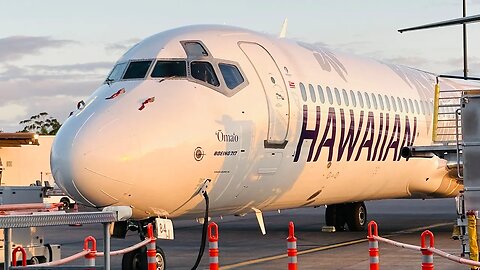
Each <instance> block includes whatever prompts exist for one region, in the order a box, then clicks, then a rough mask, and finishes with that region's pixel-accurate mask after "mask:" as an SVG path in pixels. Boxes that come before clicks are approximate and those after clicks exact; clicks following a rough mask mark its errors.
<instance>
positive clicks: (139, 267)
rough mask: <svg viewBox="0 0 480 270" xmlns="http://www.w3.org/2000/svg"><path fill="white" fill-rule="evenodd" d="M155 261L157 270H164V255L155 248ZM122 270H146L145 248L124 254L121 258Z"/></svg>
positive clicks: (160, 250)
mask: <svg viewBox="0 0 480 270" xmlns="http://www.w3.org/2000/svg"><path fill="white" fill-rule="evenodd" d="M155 259H156V261H157V270H164V269H165V267H166V259H165V253H164V252H163V250H162V249H161V248H159V247H157V252H156V254H155ZM122 269H123V270H146V269H148V265H147V249H146V248H145V247H141V248H138V249H135V250H133V251H130V252H128V253H126V254H124V255H123V258H122Z"/></svg>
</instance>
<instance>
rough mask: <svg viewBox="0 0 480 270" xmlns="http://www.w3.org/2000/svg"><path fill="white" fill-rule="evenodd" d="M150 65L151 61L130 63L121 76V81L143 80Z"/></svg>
mask: <svg viewBox="0 0 480 270" xmlns="http://www.w3.org/2000/svg"><path fill="white" fill-rule="evenodd" d="M151 64H152V60H144V61H132V62H130V65H128V68H127V71H125V75H123V79H124V80H129V79H143V78H145V76H146V75H147V71H148V69H149V68H150V65H151Z"/></svg>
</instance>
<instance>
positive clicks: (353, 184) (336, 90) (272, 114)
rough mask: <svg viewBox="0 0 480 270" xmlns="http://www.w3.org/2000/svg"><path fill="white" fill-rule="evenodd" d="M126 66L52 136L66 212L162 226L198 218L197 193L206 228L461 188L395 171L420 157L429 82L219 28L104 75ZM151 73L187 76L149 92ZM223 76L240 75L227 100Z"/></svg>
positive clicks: (423, 166) (187, 34)
mask: <svg viewBox="0 0 480 270" xmlns="http://www.w3.org/2000/svg"><path fill="white" fill-rule="evenodd" d="M185 42H187V43H188V42H192V43H195V42H197V43H198V44H201V45H203V46H204V47H205V49H206V51H207V53H206V54H207V55H205V54H203V55H202V54H198V53H195V52H192V51H188V49H186V48H187V47H188V45H185V44H186V43H185ZM137 60H151V61H152V65H151V66H150V67H149V69H148V72H147V75H146V76H145V77H144V78H142V79H119V80H112V81H111V82H108V83H105V84H103V85H102V86H100V87H99V88H98V89H97V90H96V91H95V92H94V93H93V94H92V95H91V96H90V97H89V99H88V100H86V101H85V106H80V108H79V109H78V110H76V111H75V112H74V113H73V114H72V115H71V117H70V118H69V119H68V120H67V121H66V122H65V123H64V125H63V126H62V128H61V130H60V131H59V133H58V134H57V137H56V140H55V142H54V146H53V149H52V158H51V164H52V172H53V174H54V177H55V180H56V181H57V183H58V184H59V185H60V186H61V187H62V188H63V189H64V190H65V191H66V192H67V193H68V194H69V195H70V196H72V197H74V198H75V199H76V200H78V201H82V202H84V203H87V204H91V205H94V206H97V207H102V206H107V205H129V206H131V207H132V208H133V210H134V217H135V218H139V219H141V218H146V217H150V216H166V217H170V218H175V217H181V216H182V217H199V216H201V215H202V214H203V213H202V212H203V210H204V206H203V203H202V200H203V198H202V196H199V195H195V194H196V192H197V191H198V189H199V187H200V186H201V185H202V183H203V182H204V181H205V179H211V180H212V182H211V184H210V186H209V188H208V194H209V197H210V211H211V213H212V215H226V214H243V213H246V212H251V211H252V208H255V209H260V210H264V211H268V210H275V209H283V208H296V207H302V206H316V205H322V204H333V203H342V202H354V201H364V200H377V199H386V198H408V197H412V198H424V197H448V196H454V195H456V193H457V192H458V189H459V188H460V185H459V184H458V183H457V182H456V181H455V179H452V178H450V177H448V176H447V171H446V169H445V165H444V163H443V162H442V160H440V159H438V158H429V159H410V160H408V161H406V160H405V159H402V158H400V150H401V147H402V146H408V145H412V144H415V145H429V144H431V131H432V130H431V129H432V127H431V126H432V112H431V108H432V98H433V89H434V84H435V76H434V75H432V74H429V73H424V72H420V71H417V70H414V69H410V68H407V67H401V66H397V65H391V64H385V63H382V62H379V61H376V60H372V59H365V58H359V57H354V56H351V55H346V54H343V53H338V52H333V51H330V50H327V49H325V48H321V47H320V48H317V47H312V46H310V45H307V44H299V43H297V42H294V41H289V40H285V39H278V38H275V37H270V36H266V35H263V34H258V33H255V32H251V31H248V30H244V29H238V28H233V27H226V26H196V27H184V28H179V29H175V30H171V31H167V32H163V33H160V34H157V35H154V36H152V37H149V38H147V39H145V40H144V41H142V42H140V43H139V44H137V45H136V46H134V47H133V48H132V49H130V50H129V51H128V52H127V53H125V55H124V56H123V57H122V58H121V59H120V60H119V61H118V62H117V63H118V64H122V63H129V61H130V62H131V61H137ZM156 61H185V63H186V67H187V68H186V76H169V77H163V78H159V77H155V78H153V77H152V76H151V72H152V69H153V66H154V65H155V63H156ZM198 61H201V62H208V63H211V64H212V66H213V68H214V70H215V72H216V76H217V77H218V78H217V81H213V82H212V81H210V82H209V81H208V80H206V79H205V80H202V79H199V78H202V77H201V76H203V75H201V76H200V77H199V75H195V74H194V72H195V71H196V70H197V67H195V66H192V65H195V63H196V62H198ZM222 64H228V65H235V66H237V67H238V68H239V70H240V73H241V75H242V77H243V81H240V84H238V85H237V86H236V87H234V88H233V87H232V88H233V89H230V87H227V86H228V83H227V81H228V80H230V79H229V77H228V76H229V75H228V74H224V73H222V72H223V71H221V70H220V69H219V66H220V65H222ZM202 74H203V73H202ZM230 75H231V74H230ZM204 76H205V78H206V77H207V72H206V71H205V74H204ZM122 88H123V89H124V91H123V92H120V94H119V95H117V96H116V97H113V98H111V99H106V98H108V97H112V95H113V94H115V93H117V92H118V91H119V90H121V89H122ZM329 92H330V93H329ZM322 93H323V94H322ZM352 94H353V96H354V97H353V96H352ZM322 95H323V98H322ZM359 95H361V99H362V101H360V99H359ZM366 95H367V96H368V100H367V99H366ZM152 97H154V101H153V102H145V105H144V108H143V109H142V110H139V108H140V107H141V105H142V103H144V101H147V100H148V99H149V98H152ZM386 99H388V103H387V101H386ZM150 101H152V99H150ZM392 101H393V102H394V104H393V103H392ZM399 103H400V104H399ZM400 107H401V108H400Z"/></svg>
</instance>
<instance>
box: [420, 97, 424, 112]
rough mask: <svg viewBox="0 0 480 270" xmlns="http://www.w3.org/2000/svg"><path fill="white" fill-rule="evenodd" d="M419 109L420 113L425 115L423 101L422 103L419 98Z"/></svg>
mask: <svg viewBox="0 0 480 270" xmlns="http://www.w3.org/2000/svg"><path fill="white" fill-rule="evenodd" d="M420 109H421V110H422V114H423V115H425V103H423V100H420Z"/></svg>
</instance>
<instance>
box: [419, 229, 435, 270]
mask: <svg viewBox="0 0 480 270" xmlns="http://www.w3.org/2000/svg"><path fill="white" fill-rule="evenodd" d="M427 236H428V238H429V239H430V242H429V245H428V247H427V245H426V243H425V242H426V238H427ZM420 243H421V245H420V247H421V248H422V249H421V251H422V270H433V269H434V266H433V252H432V251H431V250H430V249H432V248H434V244H435V238H434V236H433V233H432V232H431V231H429V230H426V231H424V232H423V233H422V236H421V237H420Z"/></svg>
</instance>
